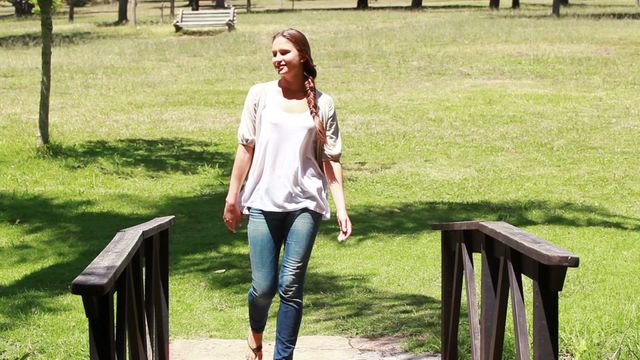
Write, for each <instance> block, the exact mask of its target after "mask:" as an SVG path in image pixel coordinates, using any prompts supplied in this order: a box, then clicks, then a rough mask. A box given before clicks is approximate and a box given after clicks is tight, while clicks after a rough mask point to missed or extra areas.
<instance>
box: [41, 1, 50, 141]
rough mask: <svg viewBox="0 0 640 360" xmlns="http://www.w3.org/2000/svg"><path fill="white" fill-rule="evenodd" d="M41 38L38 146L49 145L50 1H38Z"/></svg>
mask: <svg viewBox="0 0 640 360" xmlns="http://www.w3.org/2000/svg"><path fill="white" fill-rule="evenodd" d="M38 4H39V5H40V29H41V32H42V34H41V36H42V78H41V81H40V116H39V118H38V131H39V133H38V145H39V146H43V145H47V144H49V94H50V91H51V43H52V42H53V20H52V19H51V12H52V7H53V1H52V0H38Z"/></svg>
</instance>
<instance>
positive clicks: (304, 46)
mask: <svg viewBox="0 0 640 360" xmlns="http://www.w3.org/2000/svg"><path fill="white" fill-rule="evenodd" d="M279 37H282V38H284V39H286V40H288V41H289V42H291V43H292V44H293V46H294V47H295V48H296V50H298V52H299V53H300V56H301V58H302V59H304V60H305V61H304V62H303V63H302V69H303V71H304V77H305V81H304V88H305V91H306V97H307V105H308V106H309V112H310V113H311V117H312V118H313V122H314V123H315V124H316V130H317V134H318V141H319V142H320V144H324V143H326V142H327V135H326V133H325V129H324V124H323V123H322V119H320V114H319V110H318V99H317V93H316V82H315V79H316V76H317V75H318V72H317V71H316V66H315V65H314V64H313V58H311V46H309V40H307V37H306V36H304V34H303V33H302V32H300V31H298V30H296V29H293V28H289V29H285V30H282V31H280V32H278V33H276V34H275V35H273V39H272V42H273V41H275V39H277V38H279Z"/></svg>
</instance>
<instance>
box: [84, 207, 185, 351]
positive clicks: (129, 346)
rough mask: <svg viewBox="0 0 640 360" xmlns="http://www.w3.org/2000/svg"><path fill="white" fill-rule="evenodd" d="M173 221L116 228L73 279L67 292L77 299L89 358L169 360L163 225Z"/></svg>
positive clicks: (165, 229)
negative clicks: (84, 322)
mask: <svg viewBox="0 0 640 360" xmlns="http://www.w3.org/2000/svg"><path fill="white" fill-rule="evenodd" d="M174 222H175V218H174V217H173V216H169V217H164V218H157V219H154V220H152V221H149V222H146V223H144V224H140V225H137V226H134V227H131V228H128V229H124V230H121V231H120V232H118V233H117V234H116V236H115V237H114V238H113V240H112V241H111V242H110V243H109V244H108V245H107V246H106V247H105V249H104V250H103V251H102V252H101V253H100V254H99V255H98V256H97V257H96V258H95V259H94V260H93V261H92V262H91V263H90V264H89V266H87V268H86V269H85V270H84V271H83V272H82V273H81V274H80V275H79V276H78V277H76V279H75V280H74V281H73V283H72V292H73V293H74V294H80V295H82V299H83V304H84V308H85V314H86V315H87V318H88V321H89V342H90V356H91V358H92V359H127V358H129V359H148V358H153V359H168V358H169V308H168V294H169V293H168V290H169V226H170V225H171V224H173V223H174ZM143 265H144V266H143ZM143 272H146V273H143ZM116 294H117V296H116ZM114 296H116V297H117V299H116V300H117V303H116V313H115V319H114ZM147 334H148V335H149V339H150V341H151V343H150V344H149V345H150V348H151V349H152V353H150V354H149V353H147V349H148V346H147V345H148V344H147Z"/></svg>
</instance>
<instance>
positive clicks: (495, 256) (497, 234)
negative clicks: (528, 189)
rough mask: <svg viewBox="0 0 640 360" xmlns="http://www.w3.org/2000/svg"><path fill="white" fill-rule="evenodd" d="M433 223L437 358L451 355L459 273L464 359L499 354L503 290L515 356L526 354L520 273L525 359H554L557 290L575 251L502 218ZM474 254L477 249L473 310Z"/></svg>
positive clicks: (486, 359)
mask: <svg viewBox="0 0 640 360" xmlns="http://www.w3.org/2000/svg"><path fill="white" fill-rule="evenodd" d="M433 228H434V229H436V230H441V231H442V332H441V337H442V344H441V347H442V359H443V360H454V359H457V358H458V325H459V323H460V302H461V295H462V278H463V276H464V279H465V283H466V293H467V304H468V316H469V332H470V336H471V358H472V359H474V360H479V359H482V360H499V359H502V352H503V343H504V329H505V321H506V313H507V300H508V296H509V289H511V291H510V292H511V308H512V313H513V323H514V333H515V342H516V346H515V348H516V358H517V359H519V360H525V359H526V360H529V359H530V358H531V356H530V348H529V338H528V333H527V320H526V315H525V305H524V296H523V292H522V276H521V275H526V276H528V277H529V278H531V279H532V280H533V358H534V359H536V360H552V359H558V328H559V324H558V292H560V291H561V290H562V286H563V284H564V279H565V275H566V273H567V267H577V266H578V263H579V258H578V256H576V255H574V254H572V253H571V252H569V251H567V250H565V249H562V248H560V247H558V246H555V245H553V244H551V243H549V242H547V241H545V240H542V239H540V238H538V237H536V236H535V235H532V234H529V233H527V232H525V231H523V230H521V229H518V228H517V227H514V226H512V225H510V224H507V223H504V222H492V221H469V222H457V223H448V224H437V225H434V226H433ZM474 252H476V253H481V262H482V269H481V289H480V298H481V308H479V307H478V299H477V292H476V281H475V272H474V268H473V256H472V254H473V253H474ZM479 310H480V312H479V313H478V311H479Z"/></svg>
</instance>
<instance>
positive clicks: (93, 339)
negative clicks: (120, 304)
mask: <svg viewBox="0 0 640 360" xmlns="http://www.w3.org/2000/svg"><path fill="white" fill-rule="evenodd" d="M82 303H83V304H84V310H85V313H86V315H87V319H88V320H89V354H90V357H91V359H96V360H97V359H100V360H104V359H115V358H116V352H115V348H116V343H115V339H114V331H113V330H114V329H113V293H109V294H106V295H103V296H90V295H85V296H82Z"/></svg>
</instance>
